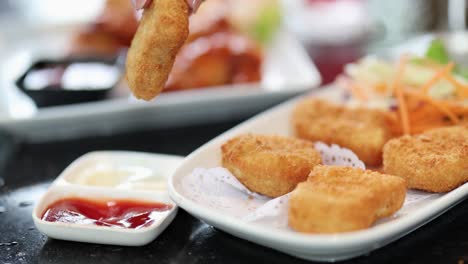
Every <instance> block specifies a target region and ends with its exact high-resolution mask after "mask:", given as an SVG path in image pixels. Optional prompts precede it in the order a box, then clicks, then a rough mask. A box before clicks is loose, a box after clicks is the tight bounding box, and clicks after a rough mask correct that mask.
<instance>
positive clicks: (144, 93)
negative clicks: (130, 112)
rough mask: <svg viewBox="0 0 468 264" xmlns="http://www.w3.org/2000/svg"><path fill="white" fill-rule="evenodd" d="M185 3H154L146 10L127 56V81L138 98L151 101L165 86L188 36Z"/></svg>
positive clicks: (174, 0)
mask: <svg viewBox="0 0 468 264" xmlns="http://www.w3.org/2000/svg"><path fill="white" fill-rule="evenodd" d="M188 16H189V7H188V5H187V2H186V1H185V0H153V1H152V3H151V4H150V6H149V7H148V8H145V11H144V12H143V17H142V19H141V21H140V24H139V26H138V30H137V32H136V34H135V37H134V38H133V41H132V44H131V46H130V49H129V50H128V55H127V82H128V85H129V86H130V89H131V90H132V92H133V94H134V95H135V97H137V98H141V99H144V100H150V99H152V98H154V97H155V96H157V95H158V94H159V93H160V92H161V91H162V89H163V88H164V85H165V84H166V81H167V78H168V76H169V73H170V72H171V69H172V66H173V64H174V60H175V57H176V55H177V53H178V51H179V49H180V48H181V47H182V45H183V44H184V42H185V40H186V39H187V36H188Z"/></svg>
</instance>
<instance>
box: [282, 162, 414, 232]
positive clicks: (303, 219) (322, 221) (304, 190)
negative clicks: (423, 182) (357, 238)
mask: <svg viewBox="0 0 468 264" xmlns="http://www.w3.org/2000/svg"><path fill="white" fill-rule="evenodd" d="M405 196H406V185H405V181H404V180H403V179H401V178H400V177H396V176H391V175H385V174H381V173H378V172H374V171H369V170H361V169H357V168H351V167H339V166H325V165H319V166H315V168H314V169H313V170H312V172H311V173H310V176H309V179H308V180H307V181H305V182H303V183H299V184H298V185H297V187H296V189H295V190H294V191H293V192H292V193H291V197H290V200H289V213H288V218H289V220H288V221H289V225H290V226H291V227H292V228H293V229H294V230H296V231H299V232H306V233H339V232H348V231H355V230H360V229H364V228H368V227H370V226H371V225H372V224H373V223H374V222H375V221H376V220H378V219H380V218H382V217H387V216H390V215H392V214H393V213H395V212H396V211H398V210H399V209H400V208H401V207H402V205H403V202H404V201H405Z"/></svg>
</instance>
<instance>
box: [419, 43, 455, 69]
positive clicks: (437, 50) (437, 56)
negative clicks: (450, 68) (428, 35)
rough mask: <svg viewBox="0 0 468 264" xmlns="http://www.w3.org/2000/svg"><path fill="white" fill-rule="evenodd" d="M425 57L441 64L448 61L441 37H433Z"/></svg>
mask: <svg viewBox="0 0 468 264" xmlns="http://www.w3.org/2000/svg"><path fill="white" fill-rule="evenodd" d="M425 57H426V58H428V59H431V60H433V61H435V62H438V63H441V64H447V63H449V61H450V57H449V55H448V52H447V49H446V48H445V45H444V43H443V42H442V40H441V39H434V40H433V41H432V42H431V44H430V45H429V48H428V49H427V51H426V54H425Z"/></svg>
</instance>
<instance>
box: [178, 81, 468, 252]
mask: <svg viewBox="0 0 468 264" xmlns="http://www.w3.org/2000/svg"><path fill="white" fill-rule="evenodd" d="M340 91H341V90H338V89H336V87H325V88H324V89H323V90H320V91H315V92H313V93H312V94H310V96H323V97H326V98H327V99H336V100H339V99H340V98H341V96H342V94H341V92H340ZM302 98H303V97H299V98H296V99H292V100H290V101H288V102H285V103H283V104H281V105H279V106H277V107H274V108H272V109H270V110H268V111H266V112H264V113H262V114H260V115H258V116H255V117H253V118H252V119H250V120H247V121H246V122H244V123H242V124H240V125H238V126H237V127H234V128H232V129H231V130H229V131H227V132H225V133H223V134H221V135H220V136H218V137H216V138H215V139H213V140H211V141H210V142H208V143H206V144H205V145H204V146H202V147H200V148H199V149H197V150H196V151H194V152H193V153H192V154H190V155H189V156H187V158H186V159H185V160H184V162H183V163H182V165H181V166H180V167H179V168H178V169H177V170H176V172H175V173H174V174H173V175H172V176H171V177H170V179H169V194H170V196H171V198H172V199H173V200H174V201H175V202H176V203H177V204H178V205H179V206H180V207H181V208H183V209H184V210H186V211H188V212H189V213H191V214H192V215H194V216H196V217H198V218H200V219H201V220H203V221H205V222H207V223H208V224H210V225H212V226H214V227H216V228H219V229H221V230H223V231H225V232H227V233H230V234H232V235H234V236H237V237H240V238H243V239H246V240H248V241H251V242H254V243H257V244H260V245H263V246H266V247H269V248H273V249H276V250H278V251H282V252H284V253H286V254H289V255H293V256H296V257H299V258H303V259H307V260H318V261H338V260H344V259H349V258H352V257H356V256H359V255H362V254H365V253H368V252H370V251H372V250H375V249H377V248H380V247H383V246H385V245H387V244H388V243H391V242H392V241H395V240H397V239H399V238H401V237H403V236H405V235H406V234H408V233H410V232H411V231H413V230H415V229H417V228H419V227H420V226H422V225H424V224H425V223H427V222H429V221H431V220H432V219H434V218H435V217H437V216H438V215H440V214H442V213H444V212H445V211H447V210H448V209H450V208H451V207H452V206H454V205H456V204H457V203H459V202H461V201H462V200H463V199H464V198H465V197H466V196H467V195H468V185H467V184H465V185H462V186H460V187H458V188H457V189H455V190H453V191H451V192H448V193H443V194H433V193H427V192H418V191H413V190H408V191H407V193H406V200H405V202H404V205H403V207H402V208H401V209H400V210H399V211H398V212H397V213H396V214H394V215H393V216H391V217H387V218H384V219H382V220H379V221H378V222H376V223H375V224H374V225H373V226H371V227H370V228H367V229H363V230H360V231H353V232H346V233H339V234H328V235H327V234H306V233H299V232H296V231H293V230H292V229H291V228H275V227H273V226H271V225H265V224H264V223H254V222H246V221H243V219H245V218H243V215H239V214H237V213H238V212H245V211H246V210H245V208H246V207H249V206H251V203H252V201H254V200H255V199H249V198H248V196H244V198H243V199H238V200H235V201H232V199H230V200H231V201H232V202H230V203H229V204H227V205H223V206H216V204H215V203H213V204H209V203H197V202H196V199H194V198H193V197H194V196H193V195H192V193H190V192H191V190H190V188H184V183H185V182H186V181H187V180H189V178H188V177H190V175H191V174H192V173H193V172H194V170H195V169H197V168H206V169H209V168H216V167H220V166H221V151H220V147H221V145H222V144H223V143H224V142H226V141H227V140H228V139H231V138H233V137H234V136H236V135H239V134H245V133H256V134H277V135H284V136H292V135H293V131H292V128H291V125H290V122H291V120H290V116H291V113H292V110H293V108H294V106H295V104H296V103H297V102H298V101H299V100H301V99H302ZM201 195H204V194H203V193H202V194H201ZM219 195H220V196H222V195H223V194H222V193H221V194H219ZM225 195H228V194H225ZM245 197H247V198H245ZM202 198H203V197H202ZM212 198H213V197H206V199H201V200H209V199H212ZM221 198H222V200H223V201H226V200H229V199H228V198H231V196H229V197H221ZM221 198H220V199H221ZM224 198H226V199H224ZM232 212H234V213H232Z"/></svg>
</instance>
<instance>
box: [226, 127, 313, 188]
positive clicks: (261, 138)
mask: <svg viewBox="0 0 468 264" xmlns="http://www.w3.org/2000/svg"><path fill="white" fill-rule="evenodd" d="M221 152H222V164H223V166H224V167H225V168H227V169H228V170H229V171H230V172H231V173H232V174H233V175H234V176H236V178H237V179H238V180H239V181H240V182H242V183H243V184H244V185H245V186H246V187H247V188H248V189H249V190H251V191H254V192H257V193H260V194H263V195H266V196H269V197H278V196H281V195H283V194H286V193H288V192H290V191H292V190H293V189H294V187H296V185H297V184H298V183H299V182H302V181H305V180H306V179H307V176H308V175H309V173H310V171H311V170H312V168H313V167H314V166H316V165H318V164H320V162H321V159H320V154H319V153H318V152H317V151H316V150H315V148H314V145H313V144H312V143H311V142H308V141H304V140H300V139H296V138H289V137H282V136H273V135H252V134H246V135H241V136H238V137H235V138H233V139H231V140H229V141H227V142H226V143H224V144H223V145H222V147H221Z"/></svg>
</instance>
